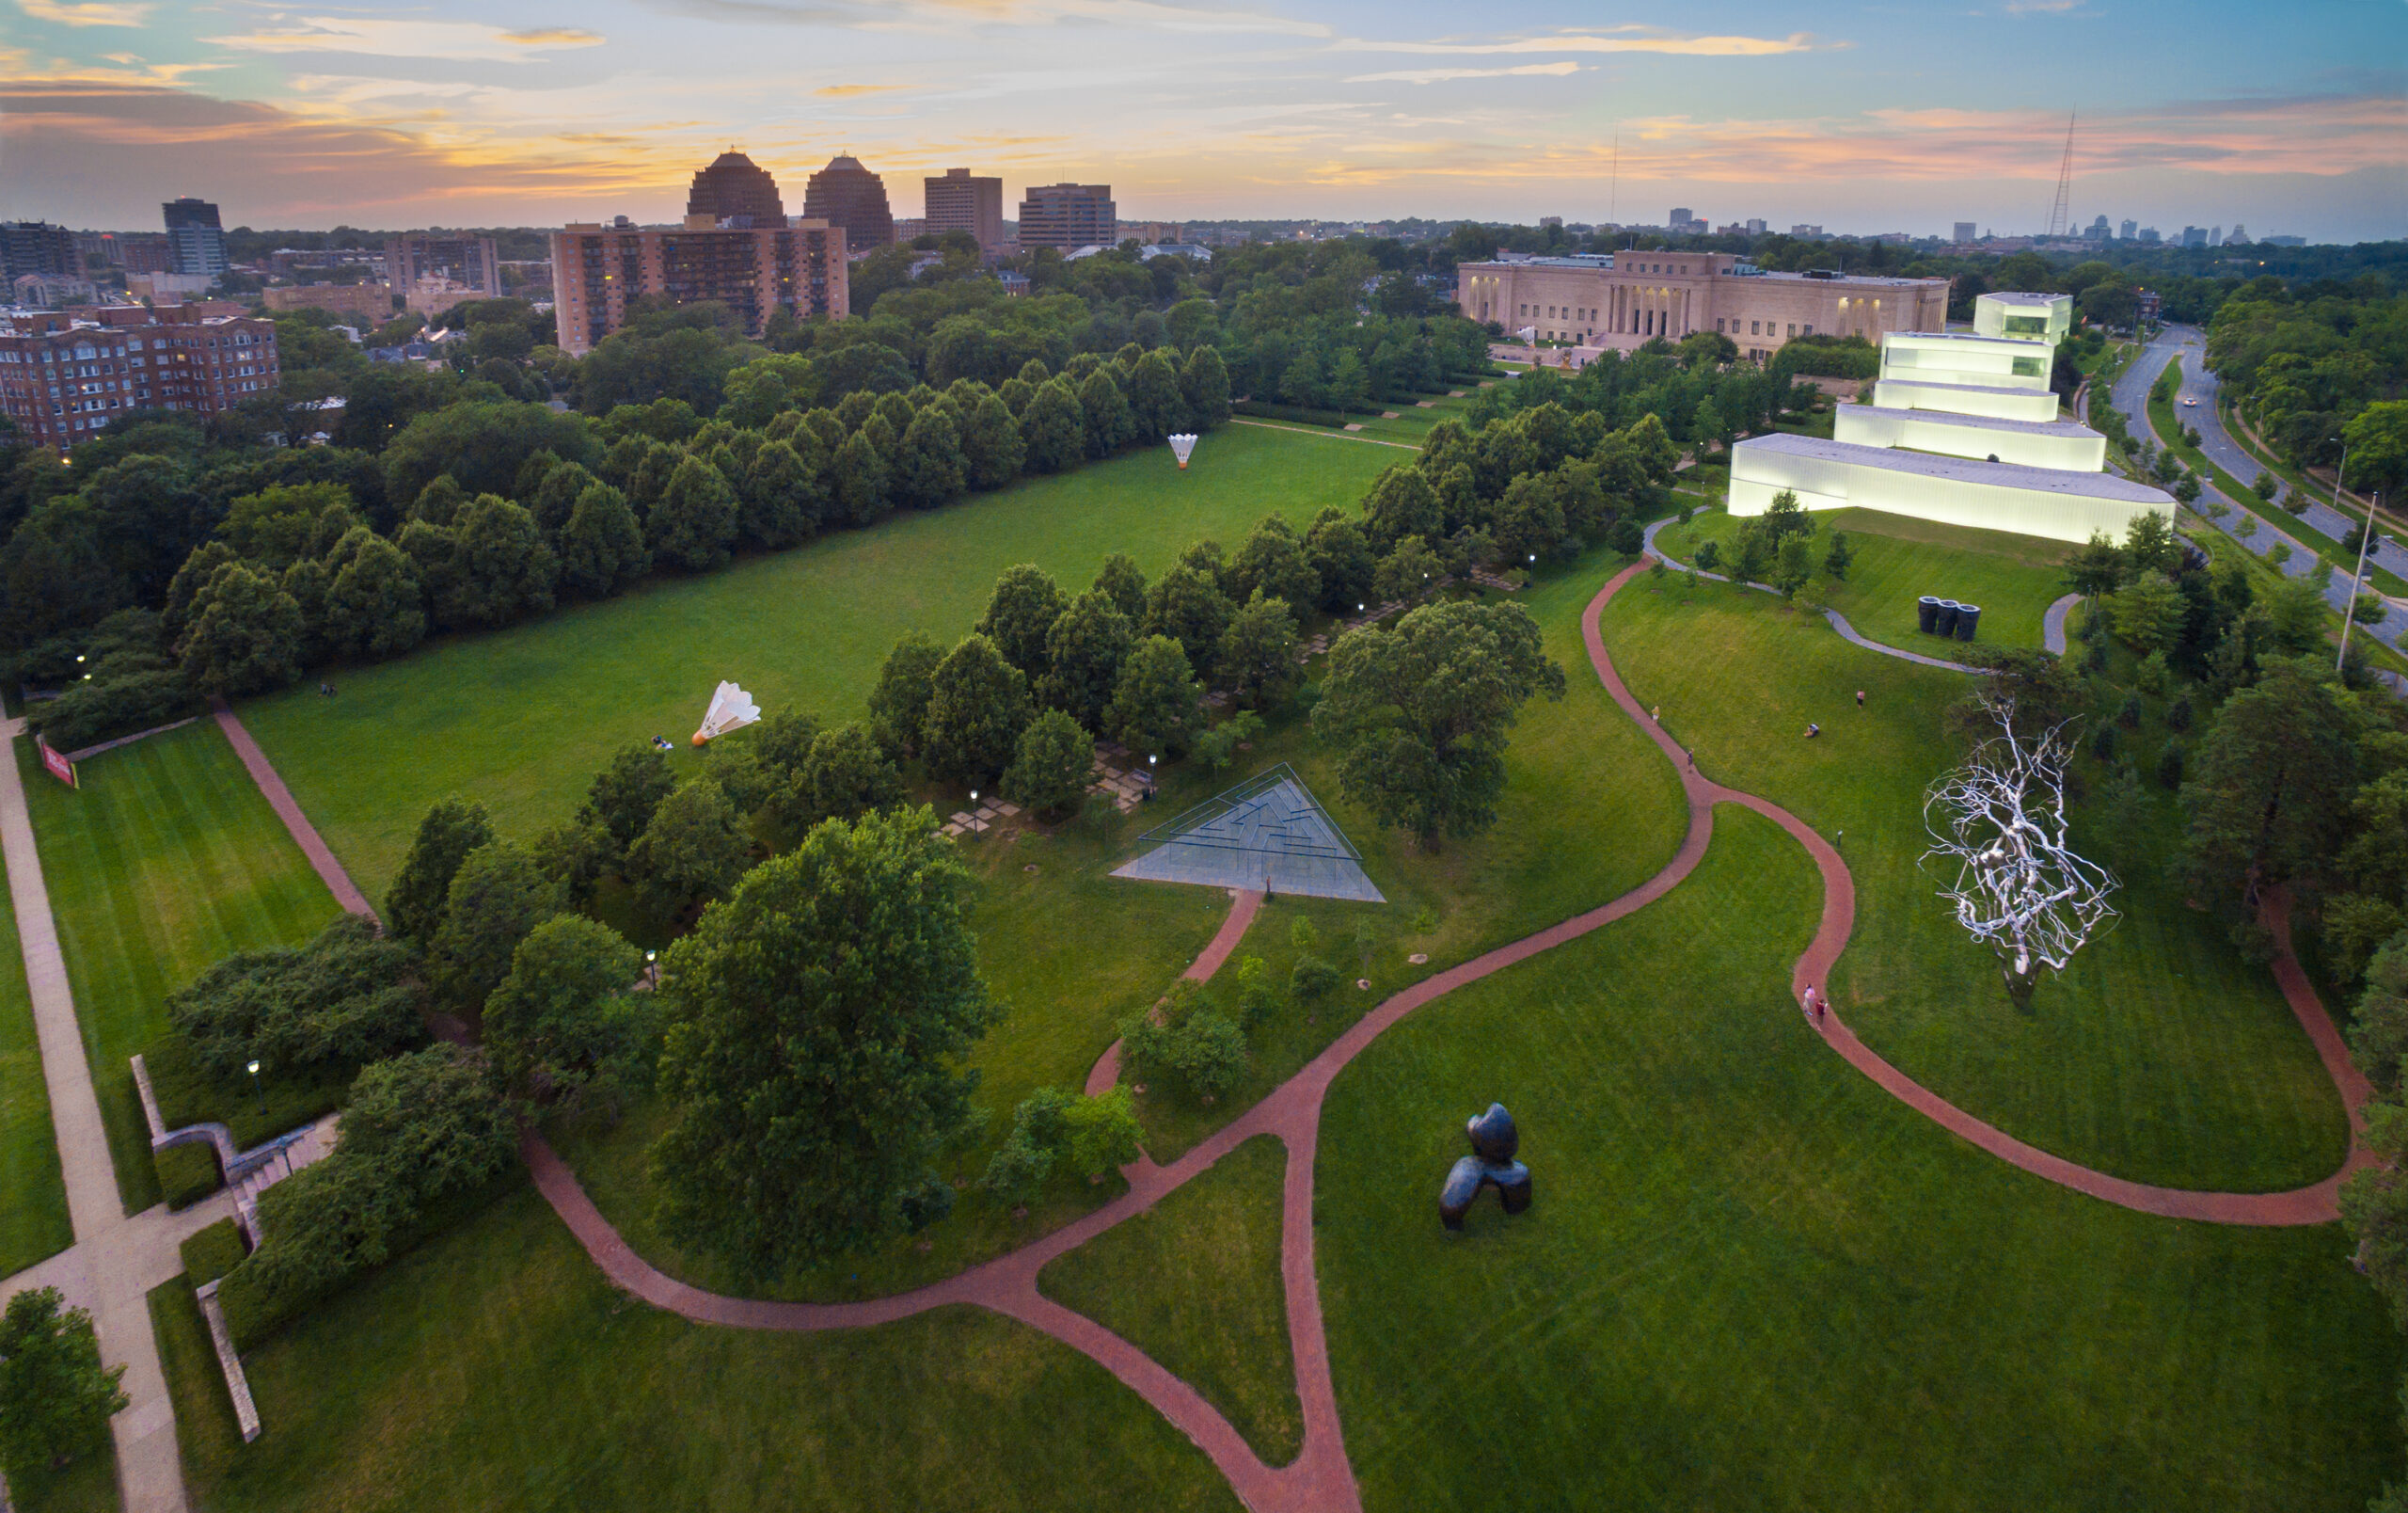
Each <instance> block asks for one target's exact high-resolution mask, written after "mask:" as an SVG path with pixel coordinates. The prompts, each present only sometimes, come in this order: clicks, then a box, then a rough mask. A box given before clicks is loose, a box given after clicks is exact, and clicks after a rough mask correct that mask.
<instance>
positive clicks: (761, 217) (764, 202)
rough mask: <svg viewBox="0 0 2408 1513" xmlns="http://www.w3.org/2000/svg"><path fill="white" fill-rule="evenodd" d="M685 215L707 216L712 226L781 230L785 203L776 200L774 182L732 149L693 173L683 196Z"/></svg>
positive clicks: (690, 217) (767, 174) (763, 170)
mask: <svg viewBox="0 0 2408 1513" xmlns="http://www.w3.org/2000/svg"><path fill="white" fill-rule="evenodd" d="M686 215H687V218H688V219H689V220H690V219H692V218H693V217H694V216H696V215H708V216H709V217H710V218H711V220H712V222H713V223H714V224H717V223H719V222H722V221H733V222H735V223H737V225H741V226H783V225H784V224H785V221H786V207H785V202H784V200H782V199H779V198H778V181H777V180H775V179H773V178H771V177H769V171H768V169H767V168H764V167H759V166H758V165H756V164H754V163H753V160H752V159H751V158H749V157H746V156H745V155H744V154H743V153H741V152H738V151H736V150H735V149H734V148H730V149H728V150H727V151H724V152H721V154H720V155H719V156H718V157H715V158H713V159H712V160H711V164H710V167H706V168H697V169H695V170H694V186H693V188H692V189H691V190H689V191H688V193H687V195H686Z"/></svg>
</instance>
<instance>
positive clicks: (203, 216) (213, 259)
mask: <svg viewBox="0 0 2408 1513" xmlns="http://www.w3.org/2000/svg"><path fill="white" fill-rule="evenodd" d="M159 212H160V214H161V215H164V216H165V217H166V222H167V241H168V243H169V245H171V246H172V247H174V248H175V254H176V266H175V269H174V271H175V272H177V273H181V274H183V275H185V276H187V277H190V278H198V279H216V278H222V277H223V276H224V275H225V272H226V229H225V228H224V227H223V226H222V225H220V224H219V222H218V219H217V207H216V206H215V205H213V204H211V203H210V202H209V201H208V200H206V199H193V198H192V197H190V196H189V195H187V196H185V197H184V198H183V199H170V200H168V201H167V202H166V204H164V205H161V206H160V207H159Z"/></svg>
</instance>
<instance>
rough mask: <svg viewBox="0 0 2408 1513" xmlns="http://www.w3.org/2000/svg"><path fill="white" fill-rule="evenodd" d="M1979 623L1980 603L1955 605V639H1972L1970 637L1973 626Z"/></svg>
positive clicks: (1980, 620) (1980, 614)
mask: <svg viewBox="0 0 2408 1513" xmlns="http://www.w3.org/2000/svg"><path fill="white" fill-rule="evenodd" d="M1981 623H1982V607H1981V606H1980V605H1978V604H1959V605H1957V640H1959V641H1971V640H1972V639H1973V628H1974V627H1975V626H1977V625H1979V624H1981Z"/></svg>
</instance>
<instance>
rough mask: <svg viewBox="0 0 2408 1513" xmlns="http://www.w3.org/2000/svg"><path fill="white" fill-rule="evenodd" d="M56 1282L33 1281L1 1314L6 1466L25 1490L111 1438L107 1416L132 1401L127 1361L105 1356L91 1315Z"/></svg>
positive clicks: (0, 1422)
mask: <svg viewBox="0 0 2408 1513" xmlns="http://www.w3.org/2000/svg"><path fill="white" fill-rule="evenodd" d="M65 1302H66V1296H65V1295H64V1294H62V1293H61V1292H60V1291H59V1290H58V1289H57V1288H55V1287H28V1288H26V1289H25V1290H24V1291H23V1292H21V1293H19V1294H17V1295H16V1296H15V1297H13V1298H9V1299H8V1312H7V1313H6V1314H0V1472H6V1473H8V1477H9V1478H10V1479H11V1480H12V1481H14V1482H16V1483H17V1484H18V1489H19V1490H20V1491H21V1492H24V1491H25V1490H27V1489H29V1488H31V1487H32V1486H34V1485H37V1484H39V1483H40V1481H41V1480H42V1479H43V1478H44V1477H45V1476H46V1475H47V1473H50V1472H52V1471H54V1470H55V1469H57V1468H58V1467H60V1466H64V1465H66V1464H67V1463H68V1462H69V1461H71V1460H72V1459H74V1458H75V1457H77V1456H79V1455H85V1454H87V1453H90V1452H94V1451H97V1450H99V1449H101V1448H102V1447H103V1446H104V1445H106V1444H107V1443H108V1438H109V1420H110V1418H112V1417H113V1416H115V1415H116V1414H118V1413H119V1412H121V1411H123V1410H124V1409H125V1407H126V1405H127V1404H128V1403H129V1402H131V1401H132V1399H130V1398H128V1397H127V1396H126V1394H124V1393H123V1392H122V1391H121V1390H119V1387H118V1379H119V1378H121V1377H123V1376H124V1375H125V1368H124V1367H123V1366H105V1367H104V1366H103V1365H102V1364H101V1343H100V1336H99V1335H98V1334H97V1333H96V1332H94V1330H93V1329H92V1315H91V1314H88V1313H87V1312H86V1311H85V1310H83V1309H80V1308H66V1307H64V1306H63V1305H64V1304H65Z"/></svg>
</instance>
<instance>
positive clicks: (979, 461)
mask: <svg viewBox="0 0 2408 1513" xmlns="http://www.w3.org/2000/svg"><path fill="white" fill-rule="evenodd" d="M1027 454H1028V443H1026V442H1025V441H1023V440H1022V439H1021V434H1020V422H1019V421H1017V420H1016V419H1014V418H1013V416H1012V412H1011V408H1010V406H1006V404H1005V403H1004V402H1003V401H1002V400H1001V399H999V398H997V397H996V396H995V395H993V394H988V395H985V396H984V397H982V398H981V399H980V400H979V401H978V403H977V404H976V405H975V406H973V407H972V408H971V411H970V424H969V425H968V427H967V428H965V429H964V430H963V431H962V433H961V455H962V461H963V464H964V467H965V470H966V471H967V473H968V475H969V484H970V486H971V487H973V488H979V489H985V488H1001V487H1003V486H1005V485H1006V484H1008V483H1010V482H1011V481H1012V480H1013V479H1015V478H1017V477H1019V476H1020V470H1021V463H1022V459H1023V458H1024V457H1026V455H1027Z"/></svg>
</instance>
